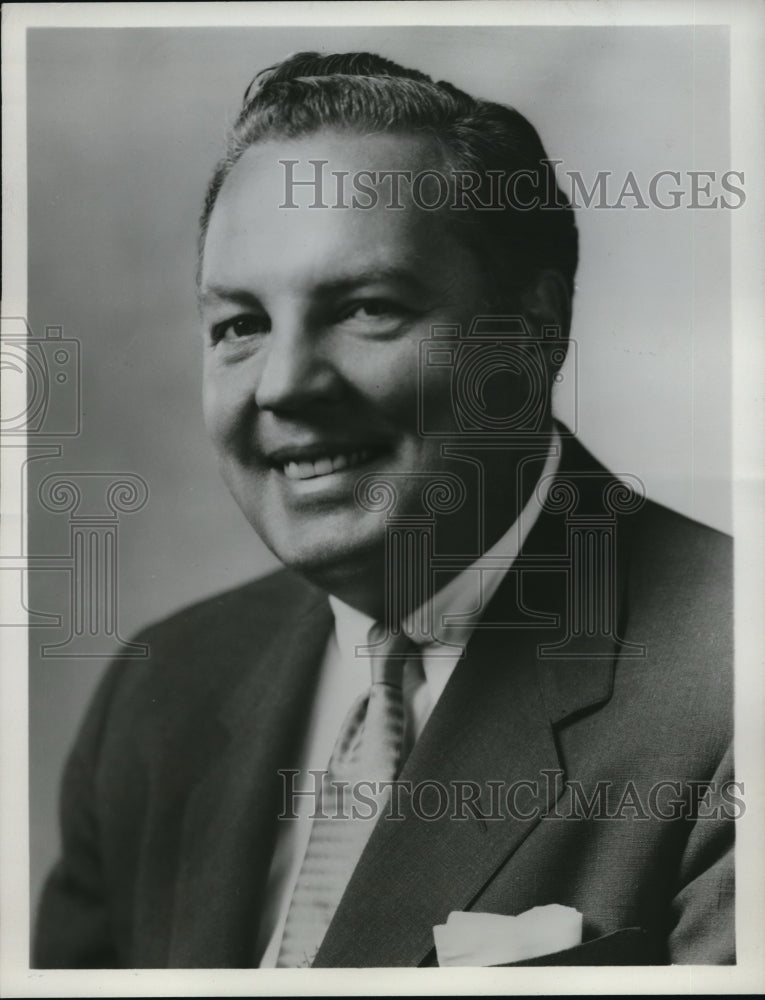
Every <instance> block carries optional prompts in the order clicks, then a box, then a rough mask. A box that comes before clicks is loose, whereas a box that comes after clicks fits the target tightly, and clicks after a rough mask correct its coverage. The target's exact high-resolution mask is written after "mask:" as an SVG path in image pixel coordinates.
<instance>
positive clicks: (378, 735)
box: [276, 626, 419, 968]
mask: <svg viewBox="0 0 765 1000" xmlns="http://www.w3.org/2000/svg"><path fill="white" fill-rule="evenodd" d="M380 630H381V626H375V628H374V629H373V630H372V646H371V647H370V649H372V650H373V653H372V658H371V659H372V664H371V667H372V683H371V686H370V688H369V690H368V691H367V692H365V693H364V694H363V695H361V697H360V698H359V699H358V700H357V701H356V702H355V704H354V705H353V706H352V708H351V710H350V712H349V713H348V715H347V716H346V719H345V721H344V723H343V725H342V728H341V729H340V733H339V735H338V737H337V741H336V743H335V748H334V750H333V752H332V757H331V758H330V761H329V765H328V768H327V772H326V775H325V777H324V780H323V783H322V792H321V795H322V798H321V807H320V808H319V809H317V810H316V818H315V819H314V821H313V826H312V828H311V835H310V838H309V841H308V847H307V849H306V853H305V858H304V859H303V864H302V867H301V869H300V874H299V876H298V879H297V883H296V885H295V891H294V893H293V895H292V901H291V903H290V908H289V911H288V913H287V920H286V923H285V926H284V935H283V937H282V942H281V947H280V949H279V957H278V960H277V963H276V964H277V968H295V967H305V966H310V964H311V963H312V962H313V959H314V957H315V955H316V952H317V951H318V949H319V945H320V944H321V942H322V939H323V938H324V935H325V933H326V931H327V928H328V927H329V924H330V922H331V920H332V917H333V916H334V913H335V910H336V909H337V906H338V904H339V902H340V899H341V897H342V895H343V892H344V891H345V888H346V886H347V884H348V882H349V880H350V877H351V875H352V873H353V869H354V868H355V867H356V863H357V862H358V860H359V857H360V856H361V853H362V851H363V850H364V847H365V845H366V843H367V840H368V839H369V836H370V834H371V833H372V830H373V828H374V826H375V821H376V819H377V818H379V816H380V814H381V813H382V812H384V810H385V808H386V806H387V804H388V801H389V798H390V788H388V789H383V790H382V791H380V790H379V789H377V794H374V791H373V793H372V794H371V795H370V788H369V786H368V785H366V784H365V785H364V788H363V794H364V796H365V798H374V800H375V804H376V807H377V808H376V810H375V814H374V816H373V818H369V819H367V818H364V817H365V816H366V815H368V813H369V808H368V807H366V805H365V806H364V807H363V808H362V809H361V810H360V812H361V813H362V815H361V816H354V815H353V809H354V796H353V793H352V787H353V785H354V784H355V783H357V782H360V781H364V782H373V783H375V785H376V784H377V783H378V782H384V781H392V780H394V779H395V778H396V777H397V776H398V773H399V770H400V768H401V763H402V761H401V753H402V743H403V736H404V704H403V697H402V693H401V683H402V676H403V671H404V665H405V663H406V661H407V659H410V658H412V657H414V656H418V655H419V651H418V648H417V647H416V645H415V644H414V643H413V642H412V641H411V640H410V639H409V638H408V637H407V636H404V635H399V636H397V637H394V638H388V639H386V640H385V641H384V642H379V643H375V641H374V640H375V634H377V635H379V632H380Z"/></svg>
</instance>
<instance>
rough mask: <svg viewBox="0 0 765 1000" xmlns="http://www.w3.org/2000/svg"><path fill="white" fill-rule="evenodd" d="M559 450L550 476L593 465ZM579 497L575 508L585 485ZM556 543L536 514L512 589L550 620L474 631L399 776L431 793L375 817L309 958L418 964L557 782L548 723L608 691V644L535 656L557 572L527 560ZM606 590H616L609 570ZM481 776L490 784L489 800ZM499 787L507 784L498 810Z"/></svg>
mask: <svg viewBox="0 0 765 1000" xmlns="http://www.w3.org/2000/svg"><path fill="white" fill-rule="evenodd" d="M568 458H569V462H568V463H562V466H561V471H562V473H563V474H564V475H568V474H572V473H571V469H572V468H573V469H574V470H582V468H583V465H585V463H587V465H586V466H585V467H594V468H596V469H599V468H600V467H599V466H597V465H596V463H594V462H593V460H592V459H591V457H590V456H589V455H587V453H586V452H584V451H583V449H579V448H577V449H576V452H575V454H574V455H573V456H572V455H571V451H569V455H568ZM603 473H604V475H605V470H603ZM598 475H599V473H598ZM581 499H582V504H583V505H584V506H586V504H587V502H588V501H587V496H586V489H585V491H584V494H583V495H582V498H581ZM567 544H568V543H567V522H566V517H565V516H564V515H563V514H553V513H551V512H549V511H547V512H545V513H544V514H543V515H542V516H541V517H540V519H539V521H538V522H537V525H536V526H535V527H534V529H533V530H532V532H531V533H530V535H529V539H528V540H527V545H526V546H525V548H524V553H525V554H526V555H527V556H528V558H529V560H530V563H529V565H530V568H529V569H528V570H524V571H523V572H522V593H523V599H524V605H525V607H526V608H527V609H528V608H530V609H532V610H533V611H538V612H541V613H542V614H543V615H548V616H551V618H552V620H553V621H555V622H556V625H555V626H551V627H541V626H537V627H532V628H528V627H525V628H502V627H492V628H485V629H481V628H480V627H479V628H478V629H477V630H476V631H475V633H474V635H473V638H472V639H471V641H470V643H469V644H468V648H467V650H466V654H465V656H464V657H463V658H462V660H461V661H460V662H459V664H458V665H457V667H456V668H455V670H454V672H453V674H452V676H451V678H450V680H449V683H448V684H447V686H446V689H445V690H444V693H443V695H442V696H441V698H440V699H439V701H438V703H437V705H436V707H435V709H434V711H433V713H432V715H431V718H430V720H429V721H428V724H427V725H426V727H425V730H424V732H423V733H422V735H421V737H420V739H419V740H418V742H417V744H416V746H415V748H414V750H413V752H412V754H411V756H410V758H409V760H408V761H407V763H406V766H405V767H404V769H403V771H402V773H401V776H400V780H401V782H403V783H404V785H405V790H406V791H408V789H409V788H410V787H411V788H414V787H415V786H417V785H418V784H420V783H431V784H430V789H431V791H432V795H431V798H430V799H428V797H427V796H424V797H423V799H422V801H421V802H420V803H419V805H420V809H419V813H420V816H418V815H417V814H416V813H417V811H416V810H415V808H413V806H414V804H415V803H414V801H413V798H412V797H410V796H408V795H407V794H402V796H401V813H402V814H403V815H404V819H403V820H401V821H395V820H389V821H382V822H380V823H378V824H377V826H376V827H375V830H374V832H373V834H372V836H371V838H370V840H369V843H368V844H367V847H366V850H365V851H364V854H363V855H362V857H361V859H360V861H359V864H358V865H357V867H356V870H355V871H354V873H353V876H352V878H351V881H350V883H349V885H348V887H347V890H346V892H345V895H344V896H343V899H342V901H341V903H340V906H339V907H338V910H337V912H336V914H335V917H334V920H333V921H332V924H331V925H330V927H329V930H328V932H327V934H326V936H325V938H324V941H323V942H322V945H321V948H320V949H319V952H318V954H317V956H316V960H315V962H314V965H315V966H365V967H370V966H411V965H419V964H423V963H424V962H427V960H428V958H429V957H430V955H431V953H432V950H433V932H432V928H433V925H434V924H438V923H443V922H444V921H445V920H446V918H447V916H448V914H449V912H450V911H451V910H467V909H469V908H470V907H471V904H472V902H473V901H474V900H475V898H476V897H477V896H478V894H479V893H480V892H481V890H482V889H483V888H484V887H485V886H486V884H487V883H488V881H489V880H490V879H491V878H492V876H493V875H494V874H495V873H496V871H497V870H498V869H499V868H500V866H502V865H503V864H505V863H506V862H507V861H508V859H510V858H511V857H512V855H513V854H514V853H515V852H516V851H517V849H518V847H519V846H520V845H521V843H522V842H523V841H524V840H525V838H526V837H527V836H529V834H531V833H532V831H533V830H534V828H535V827H536V825H537V824H538V823H539V821H540V819H541V818H542V816H543V815H544V814H545V813H546V812H548V811H549V810H550V809H551V807H552V806H553V804H554V802H555V800H556V798H557V797H558V796H559V795H560V794H561V792H562V791H563V782H564V780H565V775H564V773H563V768H562V766H561V762H560V759H559V757H558V753H557V749H556V741H555V736H554V726H555V725H556V724H560V723H562V722H563V721H565V720H566V719H568V718H570V717H572V716H575V715H577V714H578V713H581V712H583V711H586V710H588V709H592V708H593V707H595V706H596V705H599V704H602V703H604V702H606V701H607V700H608V699H609V698H610V696H611V692H612V684H613V667H614V659H615V656H616V654H617V651H618V641H617V640H616V639H615V638H613V637H609V636H605V637H602V638H599V639H598V640H597V641H596V642H595V644H593V643H592V642H591V643H590V644H589V645H588V646H587V651H586V652H585V653H584V654H581V653H579V652H577V653H576V654H575V655H574V656H573V657H572V658H568V659H566V658H563V657H562V656H559V657H555V656H553V657H552V658H550V657H548V656H545V655H540V651H541V650H542V649H543V648H545V647H547V648H549V647H550V646H554V645H555V643H556V642H559V641H560V639H561V638H562V637H563V636H564V635H565V634H566V630H567V628H568V622H567V618H566V614H567V611H566V609H567V607H568V604H569V602H568V596H569V594H568V589H567V588H568V586H569V584H570V574H568V573H566V572H565V571H560V570H552V569H550V568H549V567H547V568H545V567H542V568H540V566H539V563H538V561H537V562H536V564H535V559H536V557H537V556H543V557H549V556H550V555H551V554H556V553H558V554H565V552H566V547H567ZM515 582H516V581H513V580H512V576H511V574H509V575H508V577H506V579H505V581H504V582H503V584H502V585H501V586H500V588H499V590H498V592H497V594H496V595H495V597H494V599H493V600H492V602H491V603H490V605H489V607H488V608H487V612H486V615H485V618H486V620H487V621H490V622H502V621H508V620H511V621H513V620H517V618H516V617H515V616H514V615H513V613H512V608H511V609H510V610H508V603H511V604H512V603H514V602H515V600H516V599H517V597H516V595H517V588H516V586H515ZM618 586H619V590H620V591H621V590H622V589H623V574H622V575H621V576H620V578H619V584H618ZM455 781H462V782H472V783H476V784H477V785H478V787H479V789H480V798H479V800H478V806H479V810H480V813H481V816H482V817H491V815H492V814H494V815H496V814H497V801H496V795H497V794H501V801H500V809H501V811H502V813H503V816H504V817H505V818H503V819H496V820H492V819H491V818H483V819H482V818H480V817H479V818H476V817H475V816H473V815H472V813H471V811H470V810H469V809H467V808H465V809H462V810H460V809H459V808H458V807H456V806H455V803H456V801H457V800H456V798H455V796H456V795H457V794H458V793H457V792H456V788H457V786H456V785H455ZM409 783H410V784H409ZM490 783H495V784H494V788H495V789H501V790H502V791H501V793H498V792H497V791H495V792H494V793H493V794H494V795H495V799H492V785H491V784H490ZM524 783H528V784H524ZM436 785H438V786H441V787H442V788H444V789H446V790H447V793H448V794H447V801H448V807H447V809H446V813H445V814H444V815H443V816H441V817H440V818H436V819H431V820H426V819H423V818H422V813H423V812H425V811H429V812H430V814H435V813H436V812H437V809H438V808H439V803H438V801H437V800H436V799H435V797H434V796H435V795H436V793H435V791H434V786H436ZM423 787H424V786H423ZM463 787H465V786H463ZM508 789H516V790H517V791H516V798H515V799H514V804H515V807H516V808H515V810H514V811H513V814H512V815H511V816H510V817H508V812H507V806H506V802H507V799H506V793H507V791H508ZM423 807H424V808H423ZM455 817H456V818H455Z"/></svg>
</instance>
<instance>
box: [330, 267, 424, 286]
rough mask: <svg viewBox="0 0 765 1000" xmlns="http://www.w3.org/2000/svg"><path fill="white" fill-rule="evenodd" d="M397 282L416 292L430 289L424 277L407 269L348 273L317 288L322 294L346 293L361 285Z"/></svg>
mask: <svg viewBox="0 0 765 1000" xmlns="http://www.w3.org/2000/svg"><path fill="white" fill-rule="evenodd" d="M386 281H388V282H395V283H396V284H399V285H405V286H407V287H408V288H411V289H413V290H414V291H423V290H424V289H427V288H428V287H429V285H428V283H427V282H426V281H425V280H423V278H422V276H421V275H419V274H417V273H416V272H415V271H413V270H412V269H410V268H407V267H398V266H390V267H385V266H383V267H369V268H360V269H356V270H353V271H348V272H347V273H346V274H338V275H335V276H333V278H332V279H331V280H330V281H325V282H321V283H320V284H319V285H318V286H317V290H318V291H320V292H338V291H346V290H348V289H351V288H357V287H358V286H359V285H374V284H383V283H384V282H386Z"/></svg>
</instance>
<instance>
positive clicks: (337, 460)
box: [284, 448, 372, 479]
mask: <svg viewBox="0 0 765 1000" xmlns="http://www.w3.org/2000/svg"><path fill="white" fill-rule="evenodd" d="M371 457H372V452H371V451H369V450H367V449H366V448H362V449H360V450H359V451H350V452H346V453H345V454H343V455H334V456H332V458H330V457H329V456H327V457H326V458H317V459H316V461H315V462H287V463H285V465H284V475H285V476H286V477H287V479H314V478H315V477H316V476H328V475H329V474H330V473H331V472H338V471H339V470H340V469H348V468H350V467H352V466H354V465H361V463H362V462H366V461H368V460H369V459H370V458H371Z"/></svg>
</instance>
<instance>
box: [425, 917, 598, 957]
mask: <svg viewBox="0 0 765 1000" xmlns="http://www.w3.org/2000/svg"><path fill="white" fill-rule="evenodd" d="M433 937H434V938H435V942H436V954H437V955H438V964H439V965H442V966H449V965H451V966H454V965H463V966H477V965H504V964H505V963H507V962H522V961H525V960H526V959H528V958H539V957H540V956H541V955H551V954H552V953H553V952H556V951H564V950H565V949H566V948H573V947H574V946H575V945H578V944H581V943H582V914H581V913H579V912H578V910H575V909H574V908H573V907H571V906H560V905H559V904H558V903H550V904H549V905H548V906H535V907H534V908H533V909H531V910H526V912H525V913H521V914H520V915H519V916H517V917H507V916H504V915H503V914H500V913H474V912H467V913H463V912H461V911H459V910H452V912H451V913H450V914H449V916H448V917H447V920H446V923H445V924H437V925H436V926H435V927H434V928H433Z"/></svg>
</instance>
